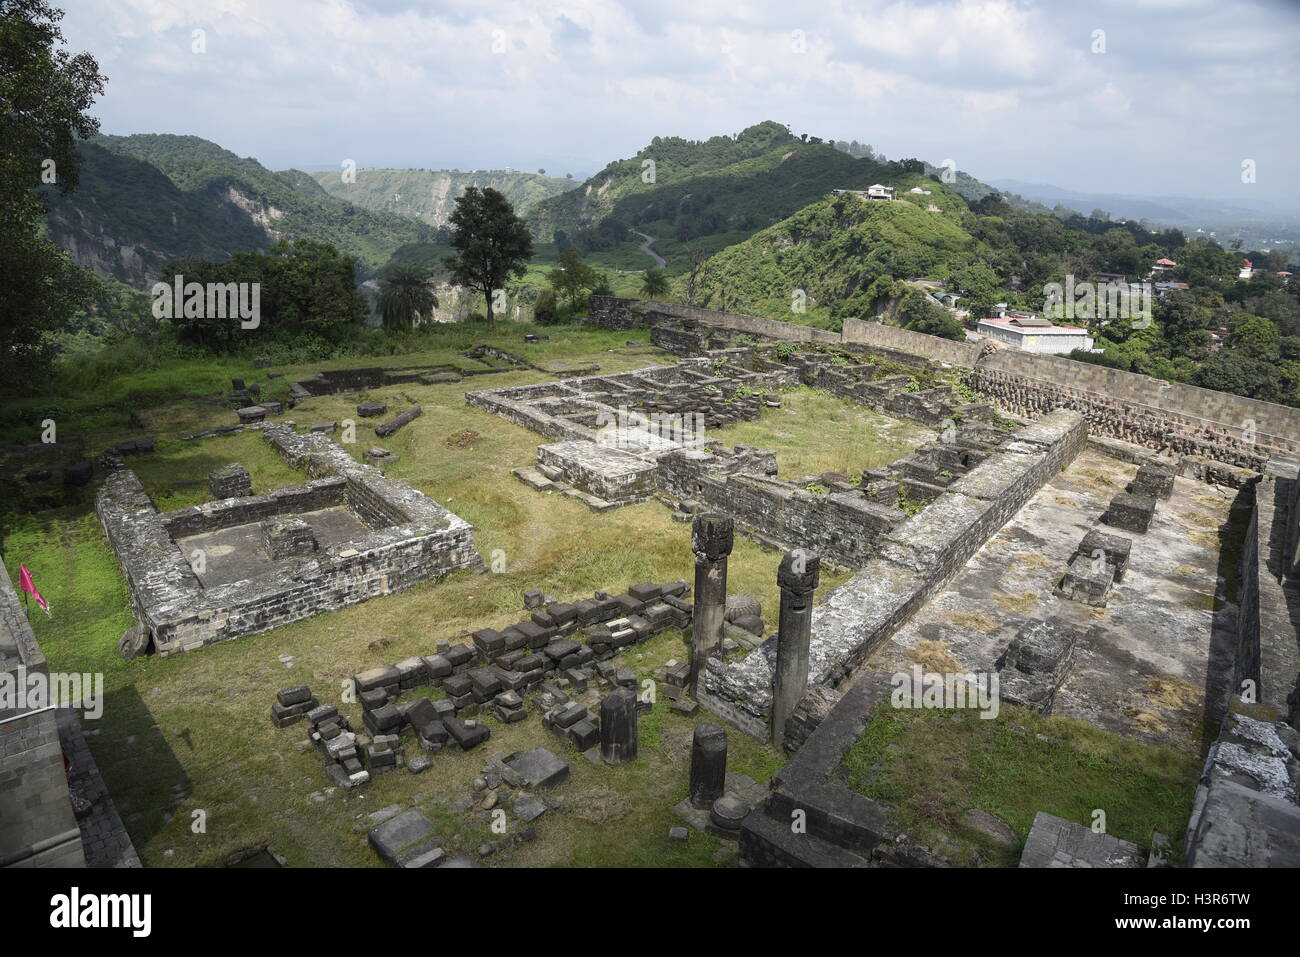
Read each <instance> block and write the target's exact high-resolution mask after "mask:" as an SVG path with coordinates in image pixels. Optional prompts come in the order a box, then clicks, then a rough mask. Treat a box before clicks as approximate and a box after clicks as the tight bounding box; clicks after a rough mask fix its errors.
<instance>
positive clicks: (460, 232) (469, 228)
mask: <svg viewBox="0 0 1300 957" xmlns="http://www.w3.org/2000/svg"><path fill="white" fill-rule="evenodd" d="M450 221H451V226H452V237H451V246H452V248H453V249H455V250H456V255H455V256H448V257H447V258H446V259H445V260H444V263H445V264H446V266H447V269H448V270H450V272H451V281H452V282H454V283H457V284H459V285H462V286H469V287H470V288H471V289H474V290H477V291H478V292H481V293H483V298H484V299H486V300H487V324H488V328H489V329H493V328H495V327H496V316H495V309H494V306H495V303H494V302H493V295H494V293H495V292H496V291H497V290H499V289H502V288H503V287H504V286H505V284H506V280H507V279H509V278H510V277H511V276H515V277H519V276H522V275H523V274H524V271H525V268H526V265H527V263H528V260H529V258H531V257H532V255H533V237H532V234H531V233H530V232H529V231H528V224H527V223H525V222H524V221H523V220H522V219H520V218H519V217H518V216H516V215H515V211H514V208H513V207H512V206H511V205H510V202H509V200H507V199H506V198H505V197H504V196H503V195H501V193H499V192H498V191H497V190H495V189H493V188H492V187H491V186H486V187H484V188H482V189H480V188H479V187H477V186H470V187H467V188H466V189H465V193H464V195H462V196H459V197H457V199H456V209H455V210H454V211H453V212H452V214H451V217H450Z"/></svg>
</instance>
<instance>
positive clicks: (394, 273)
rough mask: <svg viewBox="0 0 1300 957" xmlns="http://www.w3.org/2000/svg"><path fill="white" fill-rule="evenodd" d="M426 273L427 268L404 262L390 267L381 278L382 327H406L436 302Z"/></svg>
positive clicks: (427, 272) (428, 310) (394, 328)
mask: <svg viewBox="0 0 1300 957" xmlns="http://www.w3.org/2000/svg"><path fill="white" fill-rule="evenodd" d="M429 276H430V272H429V270H428V269H422V268H421V267H419V266H413V265H406V266H393V267H391V268H390V269H388V271H387V272H386V273H385V275H384V276H383V277H381V279H380V290H379V314H380V316H381V317H382V318H383V321H384V328H385V329H390V330H397V329H408V328H410V327H411V326H414V325H415V324H416V322H418V321H419V320H420V318H421V317H423V316H427V315H428V314H429V313H430V312H431V311H432V310H433V308H434V307H435V306H437V305H438V297H437V296H436V295H434V292H433V290H432V289H430V288H429Z"/></svg>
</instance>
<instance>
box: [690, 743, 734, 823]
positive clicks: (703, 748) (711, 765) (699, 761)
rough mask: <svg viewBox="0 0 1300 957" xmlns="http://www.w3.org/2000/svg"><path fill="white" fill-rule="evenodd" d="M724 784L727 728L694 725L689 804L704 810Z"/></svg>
mask: <svg viewBox="0 0 1300 957" xmlns="http://www.w3.org/2000/svg"><path fill="white" fill-rule="evenodd" d="M726 784H727V732H726V731H725V730H724V729H723V728H720V727H719V726H718V725H716V724H701V725H697V726H696V728H695V737H694V739H693V740H692V742H691V792H690V801H691V804H692V805H693V806H694V807H697V808H700V809H701V810H705V811H707V810H708V809H709V808H711V807H713V802H714V801H716V800H717V799H718V798H720V797H722V794H723V792H724V791H725V790H726Z"/></svg>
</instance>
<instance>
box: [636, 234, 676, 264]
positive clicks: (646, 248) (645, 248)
mask: <svg viewBox="0 0 1300 957" xmlns="http://www.w3.org/2000/svg"><path fill="white" fill-rule="evenodd" d="M628 232H632V233H636V234H637V235H638V236H640V237H641V238H642V239H644V240H645V242H643V243H642V244H641V252H643V253H645V254H646V255H647V256H651V257H653V258H654V261H655V265H656V266H658V267H659V268H660V269H663V268H664V267H665V266H667V265H668V260H667V259H664V257H663V256H660V255H659V254H658V253H657V252H655V251H654V250H653V249H651V248H650V244H651V243H653V242H654V241H655V238H654V237H653V236H647V235H646V234H645V233H642V232H638V231H637V230H635V229H631V230H628Z"/></svg>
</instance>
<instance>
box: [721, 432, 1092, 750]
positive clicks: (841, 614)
mask: <svg viewBox="0 0 1300 957" xmlns="http://www.w3.org/2000/svg"><path fill="white" fill-rule="evenodd" d="M1086 442H1087V426H1086V423H1085V421H1084V419H1083V416H1081V415H1080V414H1079V413H1077V412H1069V411H1065V410H1061V411H1058V412H1053V413H1050V414H1048V415H1045V416H1043V417H1042V418H1041V419H1039V420H1038V421H1037V422H1034V423H1032V424H1030V425H1028V426H1026V427H1025V428H1023V429H1020V430H1019V431H1017V432H1015V433H1013V434H1012V435H1011V436H1010V437H1009V438H1008V439H1007V440H1006V441H1005V442H1003V443H1002V445H1001V446H999V447H998V450H997V451H996V452H995V453H994V454H993V455H992V456H991V457H990V458H988V459H987V460H985V461H984V462H983V463H981V464H980V465H978V466H976V467H975V468H973V469H972V470H971V471H970V472H969V473H967V474H966V475H964V476H962V477H961V478H960V479H959V480H958V481H957V482H955V483H954V484H953V486H952V487H951V488H950V489H949V490H948V491H947V492H944V493H943V494H942V495H940V496H938V497H937V498H936V499H935V500H934V501H933V502H932V503H931V504H930V505H928V506H926V508H925V510H924V511H922V512H921V513H920V514H918V515H916V516H914V517H912V518H910V519H908V520H907V521H905V522H903V523H902V524H899V525H897V526H896V527H895V528H894V529H893V530H892V531H890V532H888V533H887V534H885V535H883V536H882V537H881V539H880V541H879V544H878V549H877V550H878V553H879V554H878V557H875V558H873V559H871V560H870V561H868V562H867V563H866V564H865V565H863V566H862V567H861V570H860V571H859V573H858V574H857V575H856V576H855V577H854V578H852V579H851V580H849V581H848V582H846V583H845V584H843V585H841V586H840V587H839V588H837V589H835V590H834V591H833V592H831V593H830V594H829V595H828V596H827V597H826V599H825V601H823V602H822V603H820V604H819V605H817V607H816V608H815V609H814V611H813V622H812V645H811V649H810V659H811V666H810V671H809V682H810V683H819V684H825V685H828V686H830V687H832V688H833V687H836V686H838V685H839V684H840V683H841V682H843V681H844V679H845V678H846V677H848V676H849V675H850V674H851V673H852V672H853V671H854V670H855V669H856V668H857V667H859V666H860V665H861V664H862V663H863V662H864V661H866V659H867V657H868V656H869V655H870V654H871V652H872V651H874V650H875V649H876V648H877V647H879V646H880V644H881V643H882V642H884V641H885V640H886V639H887V638H888V637H889V636H890V635H892V634H893V633H894V632H895V631H896V630H897V629H898V627H899V626H900V625H902V624H903V623H904V622H906V621H907V620H909V619H910V618H911V617H912V616H913V615H914V614H915V613H916V611H917V610H918V609H920V608H921V607H922V606H923V605H924V604H925V603H926V602H927V601H929V599H930V598H931V596H933V595H934V594H935V593H936V592H937V591H938V590H939V589H941V588H942V587H943V586H944V585H946V584H947V582H948V581H949V580H950V579H951V578H952V576H953V575H955V574H956V573H957V572H958V571H959V570H960V569H961V568H962V567H963V566H964V565H965V564H966V562H967V561H969V560H970V558H971V557H972V556H973V555H974V554H975V553H976V552H977V551H978V550H979V549H980V548H981V547H982V546H983V545H984V543H985V542H987V541H988V540H989V538H991V537H992V536H993V535H994V534H996V533H997V531H998V530H999V529H1001V528H1002V526H1003V525H1005V524H1006V522H1007V520H1008V519H1009V518H1010V517H1011V516H1012V515H1014V514H1015V513H1016V512H1017V511H1019V510H1020V509H1021V508H1022V507H1023V506H1024V505H1025V504H1026V503H1027V502H1028V501H1029V499H1030V498H1031V497H1032V496H1033V495H1034V494H1035V493H1036V492H1037V491H1038V490H1039V489H1040V488H1041V487H1042V486H1043V485H1044V484H1045V483H1046V482H1047V481H1048V480H1049V479H1051V478H1052V477H1053V476H1054V475H1055V474H1056V473H1057V472H1059V471H1060V470H1061V469H1063V468H1065V467H1066V466H1067V465H1068V464H1069V463H1070V462H1071V461H1073V459H1074V457H1075V456H1076V455H1077V454H1078V453H1079V451H1080V450H1081V449H1082V448H1083V447H1084V445H1085V444H1086ZM775 663H776V639H775V637H773V638H770V639H768V640H767V641H765V642H764V643H763V644H762V645H760V646H759V647H758V648H757V649H756V650H754V651H753V652H751V653H750V654H749V655H747V656H745V657H744V658H742V659H740V660H738V661H735V662H732V663H730V664H724V663H723V662H722V661H721V660H719V659H716V658H714V659H710V660H709V662H708V670H707V672H706V674H705V682H704V684H705V691H706V693H707V695H708V698H709V699H710V700H708V701H706V700H704V699H701V703H703V704H705V706H706V707H709V708H710V709H711V710H713V709H715V708H716V709H718V711H719V713H720V714H722V716H723V717H731V716H732V714H737V713H738V714H739V715H740V716H741V718H742V721H741V722H738V723H739V724H740V726H741V727H744V728H745V729H746V730H749V731H751V733H753V732H757V733H759V734H760V735H761V734H762V733H763V729H765V722H766V719H767V715H768V714H769V713H770V710H771V701H772V681H773V674H774V669H775ZM724 708H725V709H726V711H728V712H731V713H730V714H728V713H725V712H724V711H723V710H722V709H724Z"/></svg>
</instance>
